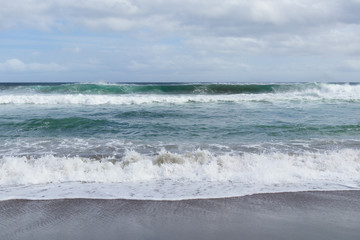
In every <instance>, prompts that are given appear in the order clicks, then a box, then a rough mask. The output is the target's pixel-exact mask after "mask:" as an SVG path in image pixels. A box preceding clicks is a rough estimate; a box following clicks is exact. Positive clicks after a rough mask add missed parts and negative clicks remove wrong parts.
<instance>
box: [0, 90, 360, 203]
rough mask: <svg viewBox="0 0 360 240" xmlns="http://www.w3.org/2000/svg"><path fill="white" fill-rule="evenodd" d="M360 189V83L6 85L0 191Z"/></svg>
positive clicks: (206, 193) (74, 194)
mask: <svg viewBox="0 0 360 240" xmlns="http://www.w3.org/2000/svg"><path fill="white" fill-rule="evenodd" d="M359 188H360V84H356V83H281V84H279V83H274V84H267V83H263V84H255V83H247V84H245V83H226V84H225V83H217V84H215V83H136V84H135V83H128V84H124V83H115V84H106V83H0V200H9V199H63V198H87V199H92V198H96V199H98V198H100V199H147V200H149V199H150V200H180V199H208V198H223V197H232V196H245V195H251V194H256V193H276V192H298V191H310V190H317V191H325V190H350V189H359Z"/></svg>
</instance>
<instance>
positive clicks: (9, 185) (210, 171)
mask: <svg viewBox="0 0 360 240" xmlns="http://www.w3.org/2000/svg"><path fill="white" fill-rule="evenodd" d="M0 184H1V185H2V191H0V199H8V198H13V197H14V196H16V192H17V191H19V192H21V194H22V197H23V198H38V197H40V195H39V194H40V193H39V192H37V190H36V189H39V188H41V189H42V190H41V196H44V197H45V198H56V196H57V193H54V192H53V191H50V189H52V188H53V187H54V186H56V189H57V191H60V192H61V191H68V190H69V187H70V188H71V189H73V188H74V186H83V187H84V189H82V187H80V189H82V190H81V191H80V192H81V197H90V198H91V197H92V198H97V197H100V198H107V197H110V198H141V199H144V198H145V199H184V198H201V197H225V196H240V195H244V194H253V193H259V192H277V191H284V190H286V191H290V190H291V191H298V190H311V189H318V190H323V189H325V190H326V189H348V188H349V187H355V188H359V187H360V151H359V150H354V149H343V150H338V151H325V152H322V153H314V152H304V153H301V154H299V153H298V154H289V153H281V152H273V153H263V154H255V153H243V154H236V155H232V154H222V155H217V154H213V153H211V152H209V151H206V150H197V151H194V152H188V153H183V154H176V153H171V152H166V151H164V150H163V151H160V152H159V153H158V154H157V155H155V156H147V155H144V154H140V153H138V152H135V151H127V152H126V154H125V155H124V156H123V158H122V159H113V158H111V157H107V158H104V159H101V160H91V159H88V158H82V157H57V156H53V155H45V156H42V157H38V158H32V157H16V156H3V157H2V159H0ZM146 186H148V187H146ZM102 188H104V189H107V191H106V192H107V193H106V194H105V193H104V190H101V189H102ZM20 189H21V191H20ZM24 189H25V190H24ZM91 189H92V190H91ZM119 189H121V191H119ZM48 190H49V191H48ZM26 192H28V193H29V194H27V193H26ZM69 192H71V193H70V194H65V195H61V194H60V195H59V196H62V197H65V198H66V197H79V195H78V194H79V192H78V191H69ZM104 194H105V195H104Z"/></svg>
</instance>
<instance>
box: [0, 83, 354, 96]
mask: <svg viewBox="0 0 360 240" xmlns="http://www.w3.org/2000/svg"><path fill="white" fill-rule="evenodd" d="M359 89H360V85H357V84H345V83H344V84H326V83H294V84H236V83H234V84H230V83H229V84H220V83H217V84H211V83H205V84H204V83H202V84H200V83H198V84H176V83H172V84H170V83H167V84H166V83H153V84H93V83H70V84H69V83H68V84H56V83H55V84H41V85H39V84H33V85H32V84H25V85H24V84H18V85H11V86H7V85H4V86H2V85H1V84H0V90H12V91H19V92H21V91H23V92H36V93H47V94H52V93H57V94H94V95H96V94H99V95H107V94H110V95H114V94H115V95H117V94H211V95H212V94H262V93H284V92H303V91H309V90H312V91H342V92H343V91H346V92H349V91H350V92H351V91H354V90H355V91H357V92H358V91H359Z"/></svg>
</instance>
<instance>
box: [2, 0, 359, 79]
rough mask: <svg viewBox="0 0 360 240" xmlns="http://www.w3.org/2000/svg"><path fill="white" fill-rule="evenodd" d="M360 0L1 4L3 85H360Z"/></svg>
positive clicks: (36, 0) (20, 0)
mask: <svg viewBox="0 0 360 240" xmlns="http://www.w3.org/2000/svg"><path fill="white" fill-rule="evenodd" d="M359 13H360V0H317V1H313V0H251V1H249V0H246V1H243V0H77V1H74V0H11V1H10V0H0V82H15V81H18V82H68V81H70V82H294V81H296V82H359V81H360V78H359V76H360V14H359Z"/></svg>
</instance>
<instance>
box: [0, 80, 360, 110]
mask: <svg viewBox="0 0 360 240" xmlns="http://www.w3.org/2000/svg"><path fill="white" fill-rule="evenodd" d="M288 101H292V102H294V101H295V102H296V101H298V102H301V101H348V102H354V101H360V85H350V84H317V83H310V84H292V85H282V84H279V85H275V84H274V85H246V84H209V85H207V84H204V85H150V86H149V85H106V84H105V85H101V84H100V85H99V84H65V85H55V86H47V85H46V86H43V85H41V86H30V87H29V86H23V87H17V88H15V89H11V90H9V89H7V90H3V91H0V104H82V105H106V104H108V105H134V104H135V105H138V104H154V103H157V104H159V103H161V104H184V103H211V102H235V103H242V102H262V103H263V102H268V103H277V102H278V103H281V102H288Z"/></svg>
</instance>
